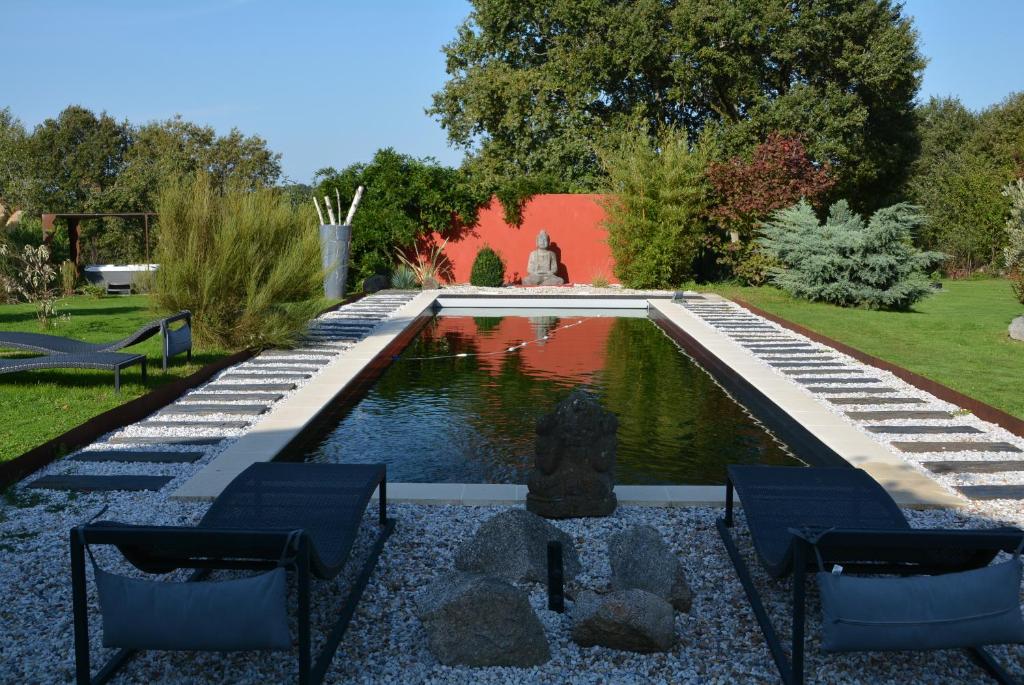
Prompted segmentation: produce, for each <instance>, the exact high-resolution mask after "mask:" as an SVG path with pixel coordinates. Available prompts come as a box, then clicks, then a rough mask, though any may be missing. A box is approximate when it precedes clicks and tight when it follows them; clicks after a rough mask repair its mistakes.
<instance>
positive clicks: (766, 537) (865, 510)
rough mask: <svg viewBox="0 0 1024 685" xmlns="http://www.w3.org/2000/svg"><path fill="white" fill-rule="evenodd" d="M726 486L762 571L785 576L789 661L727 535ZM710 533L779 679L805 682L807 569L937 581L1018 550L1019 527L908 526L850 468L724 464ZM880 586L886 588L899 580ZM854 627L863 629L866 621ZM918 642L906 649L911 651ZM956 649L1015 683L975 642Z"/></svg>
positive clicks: (878, 490)
mask: <svg viewBox="0 0 1024 685" xmlns="http://www.w3.org/2000/svg"><path fill="white" fill-rule="evenodd" d="M734 490H735V492H736V494H738V495H739V498H740V502H741V503H742V505H743V512H744V515H745V517H746V522H747V527H748V528H749V530H750V535H751V538H752V541H753V545H754V550H755V552H756V554H757V557H758V559H759V560H760V562H761V565H762V566H763V568H764V570H765V571H767V573H768V574H769V575H770V576H771V577H773V578H783V577H785V576H787V575H789V574H792V576H793V579H792V582H793V625H792V645H791V651H790V654H789V656H788V657H787V655H786V653H785V651H784V650H783V646H782V642H781V640H780V638H779V635H778V633H777V632H776V629H775V627H774V626H773V625H772V622H771V619H770V618H769V617H768V613H767V612H766V611H765V608H764V604H763V602H762V601H761V597H760V594H759V593H758V591H757V589H756V588H755V587H754V583H753V580H752V578H751V575H750V571H749V569H748V568H747V565H746V563H745V562H744V560H743V557H742V556H741V554H740V552H739V549H738V547H737V545H736V542H735V541H734V539H733V537H732V534H731V533H730V531H729V529H730V528H731V527H732V525H733V507H734V504H733V499H734ZM718 531H719V534H720V535H721V537H722V540H723V542H724V543H725V547H726V549H727V551H728V553H729V557H730V558H731V559H732V563H733V566H734V567H735V568H736V572H737V574H738V575H739V579H740V583H741V584H742V585H743V589H744V590H745V591H746V594H747V597H748V599H749V601H750V604H751V608H752V610H753V612H754V616H755V617H756V618H757V622H758V623H759V624H760V626H761V630H762V632H763V633H764V637H765V641H766V642H767V643H768V648H769V650H770V651H771V655H772V658H773V659H774V661H775V664H776V666H777V667H778V669H779V673H780V674H781V676H782V681H783V682H784V683H787V684H790V683H803V682H804V673H803V669H804V631H805V616H806V613H805V609H806V607H805V603H806V596H805V590H806V588H805V580H806V573H807V570H808V569H811V570H812V571H817V570H819V568H820V570H822V571H824V570H825V569H828V568H830V567H831V568H832V573H837V571H838V573H842V574H851V573H852V574H858V573H869V574H896V575H901V576H913V575H931V576H938V575H940V574H946V573H955V572H961V571H967V570H970V569H980V568H982V567H985V566H987V565H988V564H989V562H990V561H992V559H993V558H994V557H995V555H996V554H997V553H999V552H1000V551H1006V552H1015V551H1016V552H1017V553H1018V554H1019V551H1020V546H1021V543H1022V540H1024V531H1021V530H1018V529H1016V528H996V529H975V530H969V529H942V530H939V529H911V527H910V524H909V523H908V522H907V519H906V517H905V516H904V515H903V513H902V512H901V511H900V509H899V507H898V506H897V505H896V503H895V501H893V499H892V497H890V496H889V494H888V493H887V492H886V491H885V489H884V488H882V486H880V485H879V484H878V483H877V482H875V481H874V479H872V478H871V477H870V476H869V475H868V474H867V473H865V472H864V471H861V470H860V469H854V468H799V467H771V466H735V465H734V466H729V467H728V481H727V485H726V510H725V517H724V518H723V519H719V520H718ZM837 565H838V569H837V568H836V567H837ZM822 575H824V574H822ZM847 577H849V575H847ZM950 578H952V576H950ZM882 580H884V581H888V582H890V583H891V582H900V580H901V579H898V578H890V579H882ZM904 582H905V581H904ZM1017 584H1018V585H1019V581H1018V583H1017ZM1018 593H1019V589H1017V588H1015V589H1013V590H1012V598H1011V599H1012V600H1013V609H1014V610H1016V611H1018V614H1019V602H1017V601H1016V600H1017V599H1018ZM1019 618H1020V617H1019V615H1018V616H1017V619H1018V620H1019ZM863 625H864V626H865V627H867V628H871V627H872V624H871V623H870V622H867V623H865V624H863ZM823 630H824V625H823ZM883 638H884V636H883ZM917 644H918V643H915V647H914V648H918V647H917ZM823 646H824V642H823ZM956 646H958V647H963V648H965V649H967V650H968V653H969V655H970V656H971V657H972V658H973V659H974V660H975V661H976V662H977V663H978V664H979V665H980V666H981V667H982V668H983V669H985V671H987V672H988V673H989V675H991V676H992V677H993V678H995V679H996V680H997V681H999V682H1002V683H1011V682H1016V681H1015V680H1014V679H1013V678H1012V677H1011V676H1010V675H1009V674H1008V673H1007V672H1006V671H1005V669H1003V667H1002V666H1001V665H1000V664H999V663H998V662H997V661H996V660H995V659H994V658H993V657H992V656H991V655H990V654H989V653H988V652H987V651H986V650H985V649H984V648H982V647H981V646H980V645H969V644H957V645H956ZM860 649H861V648H859V647H855V648H853V649H846V650H843V651H860ZM871 649H875V648H871ZM887 649H888V647H887Z"/></svg>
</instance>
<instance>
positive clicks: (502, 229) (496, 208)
mask: <svg viewBox="0 0 1024 685" xmlns="http://www.w3.org/2000/svg"><path fill="white" fill-rule="evenodd" d="M601 197H602V196H601V195H534V196H533V197H532V198H531V199H530V200H528V201H527V202H526V205H525V206H524V207H523V223H522V225H520V226H510V225H508V224H506V223H505V221H504V219H502V214H503V210H502V207H501V203H500V202H499V201H498V200H497V199H496V198H494V199H492V200H491V203H490V204H489V205H488V206H486V207H483V208H481V209H480V213H479V217H478V219H477V223H476V225H475V226H471V227H468V228H464V229H463V230H462V231H461V234H460V235H457V236H455V237H453V238H451V239H450V240H449V241H448V245H447V247H446V248H445V254H446V255H447V256H448V259H449V261H450V262H451V266H452V272H453V274H454V278H453V279H452V280H453V281H454V282H455V283H469V273H470V271H471V270H472V268H473V260H474V259H476V253H477V251H478V250H479V249H480V248H481V247H483V246H484V245H489V246H490V247H491V248H492V249H493V250H494V251H495V252H497V253H498V254H500V255H501V258H502V259H503V260H505V282H506V283H519V282H520V281H521V280H522V278H523V277H524V276H526V261H527V259H528V258H529V256H530V253H531V252H532V251H533V250H535V249H536V247H537V233H538V232H540V230H541V229H542V228H543V229H544V230H546V231H547V232H548V237H549V238H550V239H551V247H550V248H549V249H551V250H554V251H555V253H556V254H557V255H558V262H559V272H558V275H559V276H561V277H562V278H563V279H565V282H566V283H590V282H591V281H593V280H594V278H595V277H598V276H600V277H603V278H605V279H607V280H608V282H609V283H618V280H617V279H616V278H615V275H614V274H613V273H612V269H613V266H614V264H615V261H614V260H613V259H612V254H611V250H610V249H609V248H608V232H607V231H606V230H605V228H604V226H603V225H602V222H603V221H604V218H605V212H604V209H602V208H601V205H600V199H601Z"/></svg>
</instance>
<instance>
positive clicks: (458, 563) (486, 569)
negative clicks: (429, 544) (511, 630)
mask: <svg viewBox="0 0 1024 685" xmlns="http://www.w3.org/2000/svg"><path fill="white" fill-rule="evenodd" d="M549 540H558V541H559V542H561V543H562V566H563V569H564V573H565V579H566V580H567V581H568V580H571V579H572V578H575V577H576V574H577V573H579V572H580V559H579V555H578V554H577V553H576V546H575V545H573V542H572V538H570V537H569V536H568V535H566V534H565V533H563V532H562V531H560V530H559V529H558V528H555V527H554V526H553V525H551V524H550V523H548V522H547V521H545V520H544V519H542V518H540V517H539V516H537V515H535V514H531V513H530V512H528V511H526V510H525V509H509V510H507V511H503V512H501V513H500V514H495V515H494V516H492V517H491V518H489V519H488V520H486V521H484V522H483V523H482V524H481V525H480V528H478V529H477V531H476V535H474V536H473V538H472V539H471V540H469V541H468V542H466V543H464V544H463V545H462V547H460V548H459V550H458V552H457V553H456V554H455V568H457V569H459V570H462V571H469V572H471V573H485V574H488V575H492V576H498V577H499V578H504V579H505V580H511V581H522V580H528V581H534V582H537V583H547V579H548V541H549Z"/></svg>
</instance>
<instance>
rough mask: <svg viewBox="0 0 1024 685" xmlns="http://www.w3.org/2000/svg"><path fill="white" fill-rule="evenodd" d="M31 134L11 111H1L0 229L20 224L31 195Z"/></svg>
mask: <svg viewBox="0 0 1024 685" xmlns="http://www.w3.org/2000/svg"><path fill="white" fill-rule="evenodd" d="M27 145H28V135H27V134H26V133H25V127H24V126H22V125H21V122H20V121H18V120H17V119H16V118H15V117H14V115H13V114H11V110H10V109H9V108H6V107H5V108H3V109H0V230H2V229H4V228H6V227H7V226H8V225H10V226H13V225H14V224H16V223H18V219H19V218H20V216H21V214H20V212H23V211H24V209H25V206H26V204H27V202H28V196H29V171H28V159H27V154H28V149H27Z"/></svg>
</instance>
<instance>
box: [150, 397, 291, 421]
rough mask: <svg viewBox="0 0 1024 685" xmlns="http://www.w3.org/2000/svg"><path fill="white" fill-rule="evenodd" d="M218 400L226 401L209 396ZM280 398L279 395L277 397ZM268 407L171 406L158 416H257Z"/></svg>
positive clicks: (235, 405)
mask: <svg viewBox="0 0 1024 685" xmlns="http://www.w3.org/2000/svg"><path fill="white" fill-rule="evenodd" d="M210 397H217V398H219V399H228V398H227V397H221V396H220V395H210ZM278 397H280V395H278ZM267 409H268V407H267V406H266V405H263V404H226V403H222V404H215V403H214V404H210V403H204V404H172V405H171V406H169V407H167V408H166V409H161V410H160V412H159V413H160V414H161V415H162V414H198V415H200V416H201V415H203V414H237V415H239V416H259V415H260V414H264V413H266V411H267Z"/></svg>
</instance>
